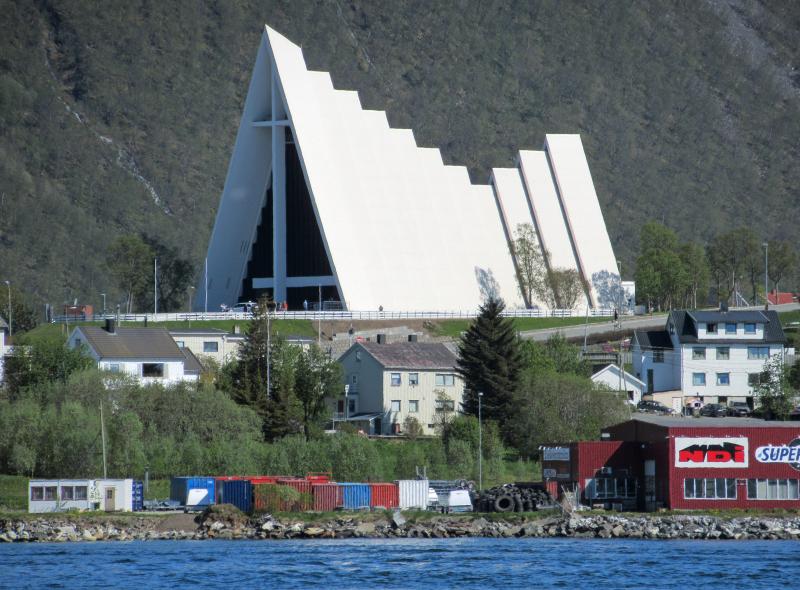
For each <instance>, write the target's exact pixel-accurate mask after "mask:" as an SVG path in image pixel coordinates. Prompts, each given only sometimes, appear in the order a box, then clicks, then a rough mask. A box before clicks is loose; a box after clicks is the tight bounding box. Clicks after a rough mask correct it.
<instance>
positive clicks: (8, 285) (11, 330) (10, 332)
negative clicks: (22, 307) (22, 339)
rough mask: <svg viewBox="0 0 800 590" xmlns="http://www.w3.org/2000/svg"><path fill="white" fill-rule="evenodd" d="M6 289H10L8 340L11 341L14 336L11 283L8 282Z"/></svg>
mask: <svg viewBox="0 0 800 590" xmlns="http://www.w3.org/2000/svg"><path fill="white" fill-rule="evenodd" d="M6 287H8V339H9V340H11V337H12V336H13V335H14V328H13V327H12V325H11V324H12V320H11V281H6Z"/></svg>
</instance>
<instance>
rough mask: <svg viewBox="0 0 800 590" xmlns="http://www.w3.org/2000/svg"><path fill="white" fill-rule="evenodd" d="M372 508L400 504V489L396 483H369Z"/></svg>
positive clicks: (392, 506)
mask: <svg viewBox="0 0 800 590" xmlns="http://www.w3.org/2000/svg"><path fill="white" fill-rule="evenodd" d="M369 487H370V492H371V496H370V497H371V499H370V503H369V505H370V507H372V508H377V507H381V508H397V507H398V506H399V505H400V491H399V488H398V487H397V484H396V483H371V484H369Z"/></svg>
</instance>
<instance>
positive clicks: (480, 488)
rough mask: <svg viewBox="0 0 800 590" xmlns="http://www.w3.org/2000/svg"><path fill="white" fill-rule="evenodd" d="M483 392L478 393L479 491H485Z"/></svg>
mask: <svg viewBox="0 0 800 590" xmlns="http://www.w3.org/2000/svg"><path fill="white" fill-rule="evenodd" d="M482 398H483V392H482V391H479V392H478V491H481V490H483V424H482V421H481V399H482Z"/></svg>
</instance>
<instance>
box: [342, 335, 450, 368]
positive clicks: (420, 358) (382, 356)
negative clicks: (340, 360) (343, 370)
mask: <svg viewBox="0 0 800 590" xmlns="http://www.w3.org/2000/svg"><path fill="white" fill-rule="evenodd" d="M357 346H360V347H362V348H363V349H364V350H366V351H367V352H368V353H369V354H370V355H372V357H373V358H375V360H376V361H378V362H379V363H380V364H381V365H382V366H383V367H384V368H385V369H420V370H423V371H424V370H437V369H438V370H443V371H452V370H454V369H455V367H456V355H454V354H453V353H452V352H451V351H450V349H449V348H447V347H446V346H445V345H444V344H442V343H440V342H391V343H387V344H378V343H377V342H359V343H357V344H354V345H353V348H354V347H357ZM351 350H352V348H351Z"/></svg>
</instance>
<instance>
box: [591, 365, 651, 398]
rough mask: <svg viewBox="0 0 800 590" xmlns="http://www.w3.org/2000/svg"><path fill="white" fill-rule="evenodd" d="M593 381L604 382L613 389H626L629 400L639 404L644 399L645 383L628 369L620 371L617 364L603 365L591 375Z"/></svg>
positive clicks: (603, 383)
mask: <svg viewBox="0 0 800 590" xmlns="http://www.w3.org/2000/svg"><path fill="white" fill-rule="evenodd" d="M591 379H592V382H593V383H596V384H598V385H599V384H602V385H605V386H606V387H608V388H609V389H611V390H613V391H624V392H625V393H626V394H627V399H628V401H629V402H633V403H634V404H638V403H639V402H640V401H641V400H642V393H643V392H644V390H645V387H646V385H645V383H644V382H643V381H642V380H641V379H639V378H638V377H636V376H634V375H631V374H630V373H628V372H627V371H620V368H619V367H618V366H617V365H608V366H606V367H603V368H602V369H600V370H599V371H597V373H595V374H594V375H592V376H591Z"/></svg>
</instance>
